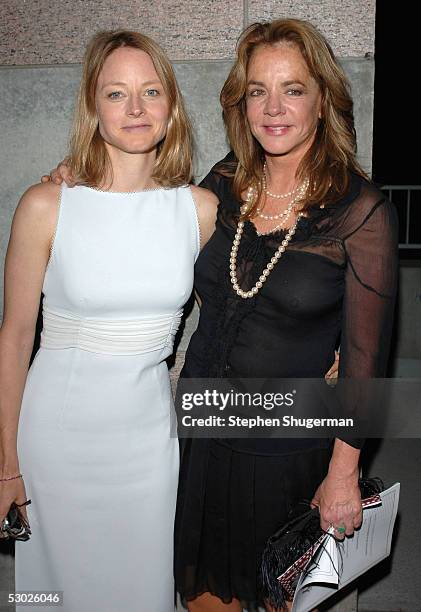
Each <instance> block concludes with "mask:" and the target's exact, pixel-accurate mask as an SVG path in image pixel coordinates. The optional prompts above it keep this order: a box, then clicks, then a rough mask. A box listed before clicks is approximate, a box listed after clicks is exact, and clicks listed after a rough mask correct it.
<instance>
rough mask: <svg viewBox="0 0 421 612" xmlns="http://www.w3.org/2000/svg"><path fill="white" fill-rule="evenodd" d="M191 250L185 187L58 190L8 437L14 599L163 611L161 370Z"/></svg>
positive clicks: (172, 478) (166, 600) (165, 390)
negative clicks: (21, 501) (39, 318)
mask: <svg viewBox="0 0 421 612" xmlns="http://www.w3.org/2000/svg"><path fill="white" fill-rule="evenodd" d="M199 248H200V237H199V226H198V221H197V216H196V209H195V205H194V202H193V199H192V194H191V190H190V188H189V187H180V188H176V189H163V188H162V189H155V190H149V191H143V192H136V193H126V194H122V193H111V192H100V191H96V190H94V189H90V188H88V187H80V186H79V187H74V188H73V189H69V188H67V187H65V186H64V187H63V189H62V194H61V204H60V211H59V218H58V224H57V230H56V235H55V239H54V245H53V250H52V254H51V258H50V261H49V264H48V267H47V271H46V275H45V280H44V287H43V293H44V296H45V297H44V303H43V314H44V328H43V332H42V336H41V348H40V350H39V351H38V353H37V355H36V357H35V360H34V362H33V364H32V366H31V369H30V371H29V374H28V379H27V383H26V387H25V392H24V397H23V402H22V409H21V415H20V422H19V430H18V455H19V460H20V467H21V471H22V473H23V476H24V481H25V485H26V490H27V495H28V498H31V499H32V504H31V505H29V506H28V515H29V520H30V524H31V528H32V536H31V539H30V540H29V541H27V542H17V546H16V570H15V571H16V590H37V591H40V590H48V591H51V590H53V591H58V590H59V591H63V592H64V597H63V602H64V605H63V607H62V608H59V609H61V610H63V611H65V612H94V611H101V612H117V611H120V610H124V612H169V611H170V610H174V582H173V524H174V515H175V504H176V493H177V480H178V468H179V450H178V441H177V439H176V437H175V434H174V432H173V431H170V430H171V428H172V426H173V425H174V420H173V419H174V407H173V402H172V397H171V391H170V383H169V376H168V369H167V365H166V362H165V359H166V358H167V357H168V356H169V355H170V354H171V352H172V347H173V339H174V335H175V333H176V331H177V327H178V325H179V322H180V318H181V315H182V307H183V305H184V304H185V302H186V301H187V299H188V298H189V295H190V293H191V290H192V286H193V266H194V262H195V260H196V258H197V256H198V253H199ZM25 609H26V608H25ZM32 609H34V608H32ZM35 609H36V610H38V609H39V610H43V611H44V610H45V609H46V608H45V607H39V608H38V607H35ZM17 610H20V607H19V606H18V607H17ZM22 610H23V607H22Z"/></svg>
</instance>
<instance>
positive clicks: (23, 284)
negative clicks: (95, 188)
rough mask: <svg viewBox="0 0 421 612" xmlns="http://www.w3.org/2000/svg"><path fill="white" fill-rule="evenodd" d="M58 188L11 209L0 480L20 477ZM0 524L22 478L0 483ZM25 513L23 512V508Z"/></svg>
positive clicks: (0, 346) (36, 192)
mask: <svg viewBox="0 0 421 612" xmlns="http://www.w3.org/2000/svg"><path fill="white" fill-rule="evenodd" d="M58 197H59V187H57V186H56V185H53V184H47V185H35V186H34V187H31V188H30V189H29V190H28V191H27V192H26V193H25V194H24V195H23V197H22V199H21V200H20V202H19V205H18V207H17V209H16V212H15V215H14V219H13V223H12V230H11V235H10V241H9V246H8V249H7V255H6V263H5V287H4V289H5V292H4V317H3V323H2V326H1V328H0V479H3V478H9V477H12V476H15V475H17V474H19V460H18V456H17V428H18V422H19V413H20V405H21V401H22V395H23V390H24V386H25V381H26V376H27V371H28V364H29V359H30V356H31V351H32V346H33V341H34V334H35V325H36V320H37V315H38V309H39V301H40V295H41V290H42V284H43V280H44V274H45V269H46V266H47V263H48V258H49V251H50V245H51V240H52V236H53V235H54V229H55V226H56V222H57V212H58ZM0 500H1V501H0V521H1V520H2V519H3V518H4V517H5V515H6V514H7V512H8V510H9V507H10V504H11V503H12V501H16V503H22V502H23V501H25V491H24V486H23V482H22V480H21V479H16V480H10V481H1V482H0ZM22 510H23V511H24V509H22Z"/></svg>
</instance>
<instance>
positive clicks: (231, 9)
mask: <svg viewBox="0 0 421 612" xmlns="http://www.w3.org/2000/svg"><path fill="white" fill-rule="evenodd" d="M1 13H2V18H1V21H0V64H9V65H21V64H62V63H66V62H68V63H75V62H80V61H81V57H82V51H83V47H84V45H85V44H86V41H87V40H88V38H89V37H90V36H91V35H92V34H93V32H94V31H96V30H108V29H114V28H129V29H133V30H140V31H142V32H144V33H145V34H148V35H149V36H152V37H153V38H155V39H156V40H157V41H158V42H160V43H161V44H162V45H163V47H164V48H165V49H166V50H167V52H168V53H169V54H170V57H171V58H172V59H173V60H188V59H210V60H214V59H228V58H231V57H232V56H233V53H234V48H235V43H236V40H237V37H238V34H239V33H240V31H241V29H242V28H243V26H244V25H247V24H248V23H251V22H254V21H261V20H263V19H265V20H267V19H275V18H277V17H300V18H302V19H309V20H310V21H312V22H313V23H314V24H315V25H316V26H318V27H319V28H320V29H321V30H322V32H323V33H324V34H325V35H326V36H327V37H328V40H329V41H330V43H331V44H332V46H333V48H334V50H335V52H337V53H338V54H339V55H340V56H342V57H360V56H364V55H365V54H366V53H367V52H373V51H374V13H375V0H341V2H338V0H318V1H317V0H312V1H303V0H297V1H295V0H229V1H227V0H205V1H203V0H165V1H161V2H159V1H157V0H152V1H149V2H148V1H147V0H119V2H114V1H112V0H71V1H68V0H58V1H55V2H53V1H52V0H28V1H25V0H2V2H1Z"/></svg>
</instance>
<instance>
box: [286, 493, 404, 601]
mask: <svg viewBox="0 0 421 612" xmlns="http://www.w3.org/2000/svg"><path fill="white" fill-rule="evenodd" d="M399 490H400V484H399V483H398V482H397V483H395V484H394V485H393V486H392V487H390V488H389V489H387V490H386V491H382V492H381V493H380V497H381V499H382V504H381V505H379V506H374V507H369V508H366V509H364V510H363V523H362V525H361V528H360V529H359V530H358V531H355V533H354V535H353V536H352V537H350V538H345V540H344V541H343V542H340V543H338V542H337V541H336V540H335V539H334V538H333V537H331V536H329V535H326V538H325V540H324V541H323V544H322V545H321V547H320V548H319V550H318V551H317V553H316V554H315V556H314V557H313V559H312V560H311V561H310V563H309V565H308V566H307V568H306V571H305V572H304V573H303V575H302V576H301V578H300V579H299V581H298V585H297V588H296V591H295V597H294V601H293V605H292V612H310V611H311V610H313V608H314V607H315V606H317V605H318V604H320V603H321V602H322V601H325V600H326V599H328V598H329V597H331V596H332V595H334V594H335V593H337V591H338V590H339V589H341V588H342V587H344V586H346V585H347V584H349V583H350V582H352V581H353V580H354V579H355V578H357V577H358V576H360V575H361V574H363V573H364V572H366V571H367V570H369V569H370V568H371V567H373V566H374V565H376V564H377V563H379V561H381V560H382V559H385V558H386V557H387V556H388V555H389V554H390V547H391V542H392V534H393V526H394V524H395V519H396V514H397V511H398V503H399ZM304 574H305V575H304ZM321 583H322V584H321Z"/></svg>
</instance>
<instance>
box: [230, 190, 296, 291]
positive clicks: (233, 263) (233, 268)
mask: <svg viewBox="0 0 421 612" xmlns="http://www.w3.org/2000/svg"><path fill="white" fill-rule="evenodd" d="M252 193H253V190H252V188H249V191H248V194H247V201H248V202H249V201H250V199H251V198H252ZM302 216H303V213H302V212H300V213H298V215H297V219H296V221H295V223H294V225H293V226H292V227H290V228H289V230H288V231H287V233H286V236H285V238H284V239H283V240H282V242H281V244H280V245H279V247H278V248H277V249H276V251H275V253H274V255H273V257H272V258H271V260H270V262H269V263H268V264H267V266H266V268H265V269H264V270H263V272H262V274H261V275H260V277H259V280H258V281H257V282H256V284H255V285H254V287H252V288H251V289H250V290H249V291H243V290H242V289H241V287H240V285H239V283H238V278H237V254H238V248H239V246H240V242H241V236H242V234H243V229H244V221H239V222H238V225H237V231H236V233H235V237H234V241H233V243H232V247H231V253H230V277H231V284H232V288H233V289H234V291H235V292H236V294H237V295H238V296H239V297H241V298H243V299H248V298H252V297H254V296H255V295H256V294H257V293H258V292H259V290H260V289H261V288H262V287H263V283H265V282H266V279H267V278H268V276H269V274H270V273H271V271H272V270H273V268H274V267H275V265H276V264H277V263H278V261H279V259H280V258H281V257H282V255H283V253H284V252H285V249H286V248H287V246H288V244H289V242H290V240H291V238H292V237H293V235H294V234H295V231H296V229H297V225H298V222H299V220H300V218H301V217H302ZM272 231H273V230H272Z"/></svg>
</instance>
